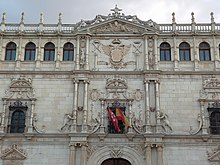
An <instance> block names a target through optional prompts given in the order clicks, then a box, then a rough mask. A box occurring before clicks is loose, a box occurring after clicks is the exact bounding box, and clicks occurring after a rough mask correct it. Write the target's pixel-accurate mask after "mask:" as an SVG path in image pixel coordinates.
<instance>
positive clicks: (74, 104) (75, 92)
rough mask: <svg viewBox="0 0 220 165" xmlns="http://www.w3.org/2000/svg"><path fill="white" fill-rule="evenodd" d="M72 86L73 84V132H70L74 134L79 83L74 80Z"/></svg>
mask: <svg viewBox="0 0 220 165" xmlns="http://www.w3.org/2000/svg"><path fill="white" fill-rule="evenodd" d="M73 84H74V99H73V130H72V131H73V132H76V124H77V107H78V85H79V81H78V80H76V79H74V80H73Z"/></svg>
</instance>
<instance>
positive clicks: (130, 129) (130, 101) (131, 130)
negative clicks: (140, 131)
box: [128, 100, 133, 133]
mask: <svg viewBox="0 0 220 165" xmlns="http://www.w3.org/2000/svg"><path fill="white" fill-rule="evenodd" d="M128 106H129V107H128V109H129V125H132V124H131V120H132V116H131V115H132V100H129V101H128ZM132 132H133V129H132V128H131V127H128V133H132Z"/></svg>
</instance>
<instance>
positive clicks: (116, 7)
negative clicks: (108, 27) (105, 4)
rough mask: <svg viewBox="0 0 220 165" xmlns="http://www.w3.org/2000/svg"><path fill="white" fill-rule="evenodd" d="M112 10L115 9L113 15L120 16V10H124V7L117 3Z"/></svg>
mask: <svg viewBox="0 0 220 165" xmlns="http://www.w3.org/2000/svg"><path fill="white" fill-rule="evenodd" d="M111 11H113V12H114V13H113V15H114V16H115V17H118V16H119V15H120V11H122V9H119V8H118V6H117V5H115V8H114V9H111Z"/></svg>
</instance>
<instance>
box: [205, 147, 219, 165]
mask: <svg viewBox="0 0 220 165" xmlns="http://www.w3.org/2000/svg"><path fill="white" fill-rule="evenodd" d="M207 155H208V160H209V161H210V162H215V163H214V165H219V164H220V146H218V148H216V149H213V150H212V151H211V152H209V151H207Z"/></svg>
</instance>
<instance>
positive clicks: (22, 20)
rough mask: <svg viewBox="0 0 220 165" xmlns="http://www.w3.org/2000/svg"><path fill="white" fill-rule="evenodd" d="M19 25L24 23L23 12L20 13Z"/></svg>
mask: <svg viewBox="0 0 220 165" xmlns="http://www.w3.org/2000/svg"><path fill="white" fill-rule="evenodd" d="M21 23H24V12H22V13H21Z"/></svg>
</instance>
